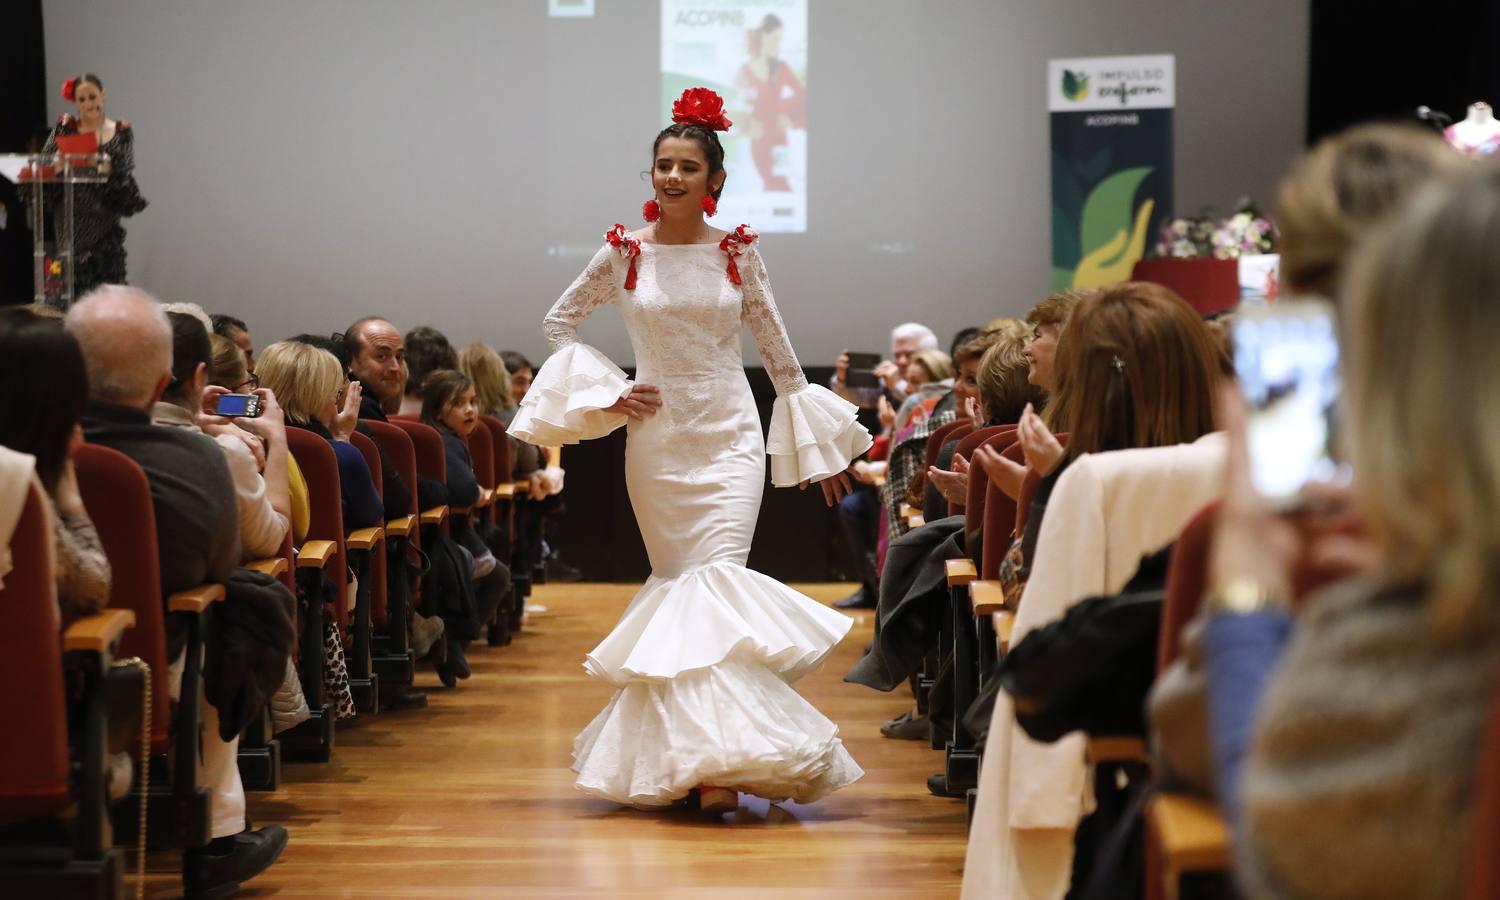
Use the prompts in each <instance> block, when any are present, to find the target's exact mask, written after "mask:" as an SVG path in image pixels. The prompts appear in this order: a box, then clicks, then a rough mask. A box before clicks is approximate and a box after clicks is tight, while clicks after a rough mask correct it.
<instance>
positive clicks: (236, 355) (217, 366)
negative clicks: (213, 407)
mask: <svg viewBox="0 0 1500 900" xmlns="http://www.w3.org/2000/svg"><path fill="white" fill-rule="evenodd" d="M208 341H209V346H210V348H212V350H213V361H212V362H210V363H209V366H208V383H209V384H210V385H212V386H214V387H218V388H223V389H224V390H225V391H228V392H229V393H231V394H244V393H251V392H254V391H256V390H259V389H260V380H259V379H258V378H256V377H255V376H254V375H252V374H250V372H249V371H248V370H247V369H246V368H245V351H243V350H241V349H240V348H239V347H238V346H237V345H236V344H235V343H234V342H233V341H231V340H229V338H226V337H224V336H223V335H219V334H213V335H210V336H209V339H208ZM282 415H283V414H282V412H281V407H280V404H278V405H277V408H276V412H275V415H274V416H273V418H275V419H277V420H280V419H281V418H282ZM265 417H266V411H264V410H263V411H262V418H265ZM282 427H283V431H282V441H283V443H285V439H286V432H285V423H284V422H283V426H282ZM286 476H287V503H288V510H289V518H290V520H291V527H292V545H293V546H296V547H300V546H302V542H303V541H304V540H306V539H307V529H308V528H309V527H310V526H311V524H312V508H311V506H310V505H309V504H310V501H309V500H308V496H307V479H306V478H304V477H303V476H302V469H301V468H299V467H298V466H297V460H296V459H295V458H294V457H293V456H292V455H291V453H288V454H287V455H286Z"/></svg>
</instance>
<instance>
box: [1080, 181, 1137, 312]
mask: <svg viewBox="0 0 1500 900" xmlns="http://www.w3.org/2000/svg"><path fill="white" fill-rule="evenodd" d="M1152 171H1153V167H1152V166H1139V167H1136V168H1133V169H1124V170H1121V171H1119V172H1116V173H1114V174H1113V175H1111V176H1109V177H1108V178H1106V179H1104V181H1102V182H1100V183H1099V184H1098V185H1097V186H1096V187H1095V188H1094V189H1093V190H1092V191H1090V192H1089V197H1088V200H1086V201H1084V204H1083V224H1082V227H1081V228H1080V234H1079V237H1080V241H1079V244H1080V247H1081V249H1082V251H1083V258H1082V259H1081V260H1080V261H1079V263H1078V267H1077V268H1076V269H1074V270H1073V286H1074V287H1099V286H1101V285H1105V284H1113V283H1115V282H1117V281H1124V280H1126V279H1128V278H1129V277H1130V272H1131V269H1133V268H1134V267H1135V264H1136V263H1137V262H1139V261H1140V259H1141V257H1142V256H1143V255H1145V251H1146V225H1147V223H1148V222H1150V221H1151V211H1152V210H1153V209H1155V208H1156V201H1155V200H1152V199H1147V200H1146V201H1145V202H1143V203H1142V204H1141V205H1140V208H1138V209H1134V210H1133V207H1134V206H1135V192H1136V189H1137V188H1139V187H1140V186H1141V182H1142V181H1144V180H1145V179H1146V176H1147V175H1150V174H1151V172H1152ZM1132 211H1133V212H1134V215H1132Z"/></svg>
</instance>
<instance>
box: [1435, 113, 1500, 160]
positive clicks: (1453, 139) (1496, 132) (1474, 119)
mask: <svg viewBox="0 0 1500 900" xmlns="http://www.w3.org/2000/svg"><path fill="white" fill-rule="evenodd" d="M1443 137H1445V138H1447V139H1448V143H1450V144H1452V145H1453V146H1454V147H1456V148H1458V149H1459V150H1461V151H1463V152H1464V153H1467V154H1468V155H1470V156H1490V155H1491V154H1494V153H1496V152H1497V151H1500V120H1496V119H1495V112H1494V110H1493V109H1491V108H1490V105H1489V104H1488V103H1485V102H1484V101H1483V100H1480V101H1476V102H1475V103H1472V104H1470V105H1469V112H1468V115H1467V116H1465V117H1464V120H1463V121H1462V122H1456V123H1454V124H1453V125H1450V126H1449V127H1448V129H1447V130H1446V131H1444V132H1443Z"/></svg>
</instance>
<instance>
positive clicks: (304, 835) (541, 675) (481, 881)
mask: <svg viewBox="0 0 1500 900" xmlns="http://www.w3.org/2000/svg"><path fill="white" fill-rule="evenodd" d="M800 587H801V589H802V590H804V591H805V592H807V593H808V594H810V595H812V596H813V597H815V598H817V599H818V600H821V601H824V602H831V601H832V600H833V599H836V598H838V597H840V596H843V595H844V594H846V593H847V592H848V590H849V588H848V587H847V586H844V585H813V586H800ZM633 593H634V588H633V587H632V586H629V585H547V586H544V587H541V588H539V589H538V590H537V592H536V593H535V595H534V596H533V597H532V602H533V603H541V604H544V605H545V606H547V607H548V611H547V612H545V613H541V614H538V615H535V616H534V617H533V618H532V619H531V621H530V622H529V623H528V628H527V630H526V631H525V632H523V633H522V634H521V635H519V636H518V637H517V638H516V640H515V642H514V643H513V644H512V645H511V646H509V647H504V648H487V647H484V646H477V647H475V648H474V649H473V650H471V651H470V653H469V661H470V664H471V666H472V668H473V671H474V676H473V677H472V678H471V679H469V680H468V681H466V682H460V683H459V687H458V688H457V689H456V690H451V691H449V690H444V689H443V688H442V687H441V686H440V685H438V683H437V679H436V677H435V676H434V675H433V674H432V673H431V670H430V669H424V671H423V672H422V673H421V674H420V675H419V684H420V686H422V687H426V688H428V689H429V694H428V696H429V698H430V700H429V706H428V708H426V709H423V710H411V711H402V712H394V713H383V714H381V715H377V716H374V717H370V718H369V719H367V720H363V721H359V722H356V723H340V727H339V731H338V734H337V748H336V750H335V754H334V758H333V761H332V762H331V763H328V764H325V765H314V764H308V763H287V764H286V765H285V767H284V774H285V778H284V779H283V784H282V787H281V790H279V791H276V792H274V793H251V794H250V795H249V805H250V815H251V817H252V818H253V819H254V820H255V821H256V822H257V823H265V822H280V823H282V824H284V825H285V826H286V827H287V829H288V830H289V831H290V832H291V842H290V844H289V845H288V847H287V850H286V853H285V854H284V855H283V856H282V858H281V861H280V863H278V864H277V865H276V866H275V867H273V868H272V869H271V870H270V871H269V872H267V873H266V874H265V875H262V876H261V877H260V878H258V879H256V880H255V881H253V882H251V883H250V884H249V885H248V886H247V889H246V890H245V891H244V892H243V893H241V894H240V896H242V897H591V898H592V897H608V898H614V897H652V898H665V897H673V898H676V897H747V898H748V897H756V898H762V897H776V898H790V897H798V898H800V897H818V898H823V897H828V898H843V897H851V898H862V900H863V898H877V897H878V898H887V897H890V898H895V897H903V898H905V897H956V896H957V895H958V887H959V882H960V879H961V866H962V862H963V852H964V808H963V804H962V803H961V802H959V801H956V800H945V799H940V798H936V797H932V796H930V795H929V794H928V793H927V789H926V778H927V776H928V775H929V774H931V773H933V772H936V771H939V770H940V769H941V766H942V755H941V754H940V753H938V752H936V751H933V750H932V749H930V747H929V746H928V745H927V744H926V743H925V742H898V741H891V740H887V739H885V738H883V737H881V736H880V733H879V725H880V723H881V722H882V721H883V720H885V719H887V718H889V717H891V716H893V715H896V714H897V713H899V712H901V710H902V709H903V704H904V699H905V698H904V697H902V696H900V695H898V694H891V695H886V694H880V693H877V692H875V691H871V690H869V689H868V688H863V687H859V686H855V685H849V684H844V683H843V682H842V681H840V678H841V676H842V674H843V673H844V672H845V671H847V670H848V669H849V667H850V666H851V665H852V664H853V663H854V661H855V660H856V659H858V658H859V655H860V653H861V649H862V648H863V647H864V645H865V644H866V643H867V642H868V641H869V639H870V633H871V619H870V616H869V614H868V613H866V614H865V615H863V616H862V617H860V618H859V619H858V620H857V621H856V624H855V627H854V628H853V630H851V632H850V634H849V636H848V637H847V638H846V639H845V641H844V643H843V644H842V645H840V646H839V648H838V649H837V650H836V651H835V652H834V654H833V655H832V656H831V657H830V660H829V662H828V664H827V665H826V666H825V667H824V668H823V670H822V671H820V672H817V673H814V674H813V675H810V676H808V677H807V678H805V679H803V680H802V681H801V682H799V683H798V689H799V690H800V691H801V692H802V693H803V694H804V695H805V696H807V697H808V698H809V699H810V700H812V702H813V703H815V704H816V705H817V706H818V707H819V708H820V709H822V710H823V712H824V713H825V714H827V715H828V716H830V717H831V718H832V719H833V720H834V721H835V722H837V723H838V725H839V727H840V729H841V731H842V736H843V739H844V742H845V744H846V745H847V746H848V748H849V750H850V752H851V753H852V754H853V755H854V757H855V759H856V760H858V761H859V763H860V765H862V766H863V767H864V768H865V770H866V775H865V777H864V778H863V779H862V780H861V781H859V782H857V783H856V784H854V785H853V786H851V787H848V788H845V789H844V790H842V791H838V792H836V793H835V794H833V795H832V796H830V797H827V798H825V799H823V800H822V801H819V802H818V803H815V804H810V805H798V804H791V803H788V804H782V805H779V806H778V807H770V806H768V804H766V802H765V801H763V800H758V799H755V798H745V802H743V803H742V804H741V808H740V810H739V812H738V813H735V814H732V815H724V816H722V817H719V818H712V817H705V816H703V815H702V814H701V813H696V812H688V811H685V810H683V811H671V812H661V813H643V812H636V811H633V810H629V809H623V808H621V807H618V806H614V805H612V804H610V803H607V802H604V801H601V800H596V799H593V798H590V797H587V796H585V795H583V794H581V793H579V792H578V791H576V790H575V789H574V788H573V774H572V772H570V771H569V769H568V765H569V762H570V761H571V756H570V752H571V750H572V742H573V736H574V735H575V734H576V733H577V732H578V731H579V730H580V729H581V728H582V727H583V726H584V725H585V724H587V723H588V721H589V720H590V719H591V718H592V717H593V716H594V714H595V713H596V712H597V711H598V710H599V709H600V708H601V707H602V706H603V705H604V703H605V701H606V700H607V699H608V697H609V694H610V690H609V688H608V687H607V686H605V685H602V684H600V683H598V682H595V681H594V680H593V679H590V678H589V677H588V676H587V675H585V673H584V671H583V669H582V666H581V662H582V659H583V655H584V653H585V652H587V651H588V650H589V649H590V648H592V646H593V645H594V644H595V643H596V642H597V641H598V640H599V638H601V637H602V636H603V635H604V634H605V633H607V631H608V630H609V628H610V627H611V626H612V625H613V624H614V622H615V620H616V619H617V618H618V616H619V614H620V612H621V611H622V610H623V609H624V607H625V604H626V602H628V600H629V599H630V597H631V595H632V594H633ZM132 863H133V860H132ZM147 881H148V895H149V896H152V897H172V896H180V894H181V891H180V882H179V880H178V855H177V854H175V853H153V854H152V855H151V857H150V859H149V869H148V879H147ZM127 887H133V881H132V880H129V879H128V880H127Z"/></svg>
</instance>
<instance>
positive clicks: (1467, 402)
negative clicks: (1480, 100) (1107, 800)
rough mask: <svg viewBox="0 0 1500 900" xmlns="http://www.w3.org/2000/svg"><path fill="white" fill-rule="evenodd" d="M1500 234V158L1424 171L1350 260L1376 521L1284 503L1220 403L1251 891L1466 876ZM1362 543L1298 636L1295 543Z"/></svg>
mask: <svg viewBox="0 0 1500 900" xmlns="http://www.w3.org/2000/svg"><path fill="white" fill-rule="evenodd" d="M1497 241H1500V170H1497V169H1496V168H1494V167H1485V168H1483V169H1480V170H1479V171H1477V172H1473V173H1472V174H1470V175H1469V176H1468V177H1467V178H1464V179H1462V180H1457V181H1445V182H1439V183H1437V184H1433V185H1430V186H1429V187H1428V188H1427V189H1426V190H1425V192H1424V193H1422V194H1420V195H1419V196H1418V198H1417V200H1416V201H1415V203H1414V205H1413V206H1412V207H1411V208H1410V209H1409V210H1407V211H1406V212H1405V214H1403V215H1402V216H1400V217H1399V218H1398V219H1397V220H1396V221H1394V222H1390V223H1388V224H1387V225H1385V226H1384V227H1383V228H1382V229H1381V230H1380V231H1379V232H1377V233H1376V234H1375V235H1374V236H1373V238H1372V239H1371V240H1370V241H1369V243H1368V244H1367V245H1365V246H1364V248H1363V249H1362V250H1361V251H1360V252H1359V253H1358V254H1357V255H1356V257H1355V258H1354V260H1353V262H1352V263H1351V264H1350V266H1349V272H1348V274H1347V275H1346V276H1345V277H1344V282H1345V284H1344V290H1343V291H1342V293H1341V295H1340V304H1341V307H1342V312H1343V314H1344V330H1343V337H1344V339H1345V354H1344V358H1345V378H1346V385H1347V390H1346V394H1345V403H1346V406H1345V409H1344V415H1343V416H1341V421H1342V422H1343V423H1344V428H1345V431H1344V434H1343V437H1344V446H1345V448H1346V450H1347V453H1348V457H1349V459H1350V461H1351V462H1352V463H1353V471H1354V483H1353V489H1352V494H1351V500H1352V504H1353V508H1354V510H1355V511H1356V512H1357V513H1358V514H1359V516H1360V517H1361V519H1362V520H1363V523H1364V525H1365V532H1366V534H1367V535H1368V539H1367V540H1365V541H1362V542H1358V543H1355V542H1353V541H1351V539H1350V538H1348V537H1341V536H1337V535H1327V534H1324V535H1321V536H1309V534H1308V532H1307V531H1306V530H1305V529H1297V528H1294V527H1293V526H1292V525H1291V524H1290V523H1289V521H1288V520H1287V519H1284V518H1281V517H1278V516H1275V515H1273V514H1272V513H1271V512H1270V510H1268V509H1267V508H1266V505H1265V504H1264V502H1263V501H1261V500H1260V499H1259V498H1258V497H1257V496H1256V495H1255V493H1254V490H1253V489H1252V488H1251V486H1250V479H1249V474H1248V458H1247V456H1248V454H1247V451H1246V448H1245V437H1244V410H1243V405H1242V404H1239V403H1237V402H1226V404H1225V406H1226V411H1227V415H1226V418H1227V419H1228V422H1229V425H1230V429H1229V430H1230V433H1231V437H1232V449H1231V454H1230V462H1229V475H1228V490H1227V496H1226V498H1225V503H1224V507H1223V510H1222V512H1221V514H1220V517H1219V522H1218V528H1217V532H1216V537H1215V544H1214V552H1213V558H1212V563H1211V570H1210V576H1211V577H1210V585H1211V590H1210V593H1209V596H1208V597H1207V598H1206V599H1205V604H1206V606H1207V609H1208V610H1209V618H1208V621H1207V625H1206V629H1205V647H1206V651H1207V664H1208V665H1207V667H1208V674H1209V679H1210V684H1211V709H1212V718H1213V724H1214V728H1213V731H1214V739H1215V756H1216V758H1217V759H1218V761H1219V766H1220V768H1219V780H1220V792H1221V796H1222V798H1223V802H1224V806H1225V809H1226V812H1227V814H1228V815H1229V816H1230V819H1231V823H1232V824H1233V825H1234V826H1236V832H1237V834H1238V835H1240V846H1239V847H1238V848H1237V854H1236V856H1237V862H1238V875H1239V876H1240V879H1241V880H1242V882H1243V883H1244V884H1245V886H1246V888H1247V890H1248V893H1249V895H1250V896H1255V897H1292V896H1298V897H1314V896H1316V897H1360V898H1369V900H1379V898H1387V897H1389V898H1396V897H1401V898H1408V897H1453V896H1459V895H1460V893H1461V888H1460V885H1461V883H1462V873H1463V870H1464V865H1465V858H1464V848H1465V845H1466V840H1465V838H1466V836H1467V834H1468V822H1469V819H1470V816H1471V814H1472V796H1473V784H1472V782H1473V774H1474V772H1475V770H1476V757H1477V753H1478V748H1479V745H1480V735H1481V733H1482V732H1483V729H1484V726H1485V721H1486V711H1487V708H1488V706H1489V701H1490V699H1491V696H1492V694H1491V692H1492V689H1493V685H1494V683H1495V678H1494V676H1495V672H1496V668H1497V662H1500V568H1497V566H1496V564H1495V560H1497V559H1500V524H1497V519H1496V518H1495V516H1494V510H1495V508H1496V507H1497V506H1500V479H1497V478H1496V472H1500V441H1496V440H1495V438H1494V432H1495V422H1496V418H1495V412H1494V409H1493V407H1492V404H1491V402H1490V398H1491V397H1493V396H1494V394H1495V392H1496V390H1500V357H1497V356H1496V355H1495V354H1494V352H1493V350H1492V348H1493V347H1494V346H1495V342H1496V341H1497V340H1500V317H1497V316H1496V315H1495V313H1494V302H1495V286H1496V285H1497V284H1500V257H1497V256H1496V255H1495V252H1494V247H1495V246H1496V242H1497ZM1414 297H1420V298H1421V302H1420V303H1413V302H1412V298H1414ZM1351 551H1352V552H1351ZM1351 556H1352V557H1356V558H1360V559H1362V560H1363V562H1364V565H1362V566H1357V567H1356V568H1358V569H1361V570H1362V574H1358V575H1356V576H1354V577H1352V578H1349V579H1347V580H1345V581H1344V582H1342V583H1339V584H1336V585H1334V586H1332V587H1330V588H1328V589H1326V590H1325V591H1323V592H1321V593H1319V594H1317V595H1316V596H1314V597H1313V598H1311V599H1310V600H1309V601H1308V602H1307V603H1306V604H1305V605H1304V606H1303V608H1302V609H1301V610H1300V612H1299V614H1298V616H1297V618H1296V626H1295V633H1294V628H1293V625H1292V618H1291V614H1290V611H1289V604H1288V600H1289V599H1290V597H1291V584H1290V577H1291V576H1290V573H1291V570H1292V567H1293V564H1294V561H1295V560H1298V559H1311V560H1314V561H1326V560H1329V559H1333V558H1345V559H1348V558H1350V557H1351ZM1250 710H1258V711H1259V712H1258V714H1257V716H1256V718H1255V720H1254V721H1253V722H1252V720H1251V719H1250V718H1249V711H1250ZM1241 760H1243V767H1241ZM1313 847H1316V851H1315V852H1314V851H1313V850H1311V849H1310V848H1313Z"/></svg>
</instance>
